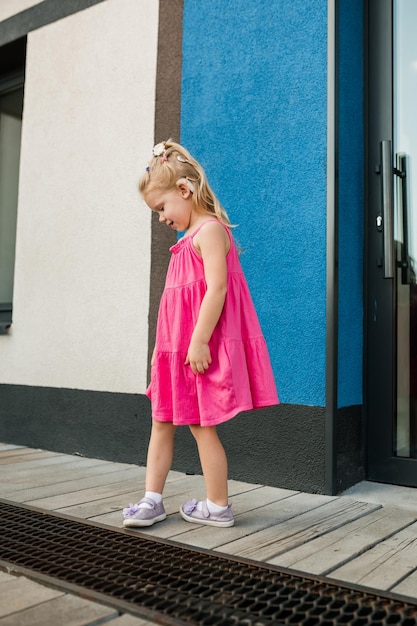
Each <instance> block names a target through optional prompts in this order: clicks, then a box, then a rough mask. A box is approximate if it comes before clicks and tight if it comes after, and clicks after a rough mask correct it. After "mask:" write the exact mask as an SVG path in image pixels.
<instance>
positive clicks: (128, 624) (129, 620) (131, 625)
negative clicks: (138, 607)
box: [110, 613, 156, 626]
mask: <svg viewBox="0 0 417 626" xmlns="http://www.w3.org/2000/svg"><path fill="white" fill-rule="evenodd" d="M155 623H156V622H154V621H153V620H152V621H148V620H146V619H142V618H141V617H135V616H134V615H128V614H127V613H125V614H124V615H121V616H120V617H116V619H114V620H112V621H111V622H110V626H149V624H155Z"/></svg>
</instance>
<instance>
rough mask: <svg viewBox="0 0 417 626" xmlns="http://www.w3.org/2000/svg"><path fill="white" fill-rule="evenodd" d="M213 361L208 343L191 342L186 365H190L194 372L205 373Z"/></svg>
mask: <svg viewBox="0 0 417 626" xmlns="http://www.w3.org/2000/svg"><path fill="white" fill-rule="evenodd" d="M210 363H211V354H210V348H209V347H208V344H207V343H194V342H193V341H192V342H191V343H190V346H189V348H188V353H187V358H186V359H185V365H189V366H190V367H191V369H192V371H193V372H194V374H204V372H205V371H206V370H208V368H209V365H210Z"/></svg>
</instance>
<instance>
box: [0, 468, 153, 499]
mask: <svg viewBox="0 0 417 626" xmlns="http://www.w3.org/2000/svg"><path fill="white" fill-rule="evenodd" d="M93 469H94V471H92V472H88V473H87V472H85V471H83V472H80V473H77V474H78V475H79V477H78V478H74V479H73V480H65V481H61V482H56V483H52V484H50V485H43V486H41V487H36V486H35V485H31V486H29V487H26V488H25V489H22V490H14V491H13V493H12V497H13V500H14V501H16V502H26V503H28V502H35V501H36V500H39V501H40V500H41V499H43V498H52V497H55V496H64V495H65V494H70V493H73V492H76V491H78V490H83V489H91V488H93V487H101V486H103V485H112V484H114V483H116V482H122V481H123V480H130V479H131V478H133V477H135V476H136V477H137V480H138V482H139V480H141V478H140V473H139V474H138V471H137V468H133V467H132V468H131V469H126V470H118V469H117V467H113V466H109V467H107V466H106V467H105V468H104V469H103V470H102V471H99V468H93ZM96 469H97V471H96ZM71 476H72V473H71Z"/></svg>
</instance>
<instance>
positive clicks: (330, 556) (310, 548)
mask: <svg viewBox="0 0 417 626" xmlns="http://www.w3.org/2000/svg"><path fill="white" fill-rule="evenodd" d="M415 520H416V513H415V512H413V511H406V510H402V511H401V512H399V510H398V509H391V508H382V509H379V510H377V511H374V512H373V513H370V514H369V515H367V516H366V517H362V518H360V519H358V520H355V521H353V522H350V523H348V524H346V525H344V526H342V527H341V528H338V529H336V530H334V531H332V532H329V533H327V534H326V535H323V536H321V537H318V538H317V539H313V540H312V541H309V542H307V543H306V544H304V545H302V546H299V547H297V548H294V549H293V550H289V551H288V552H286V553H283V554H281V555H279V556H276V557H273V558H271V559H268V562H269V563H274V564H276V565H282V566H284V567H290V568H295V569H298V570H301V571H303V572H308V573H311V574H322V575H323V574H324V575H329V574H330V573H331V572H333V571H334V570H335V569H337V568H338V567H341V566H342V565H343V564H344V563H347V562H348V561H350V560H352V559H354V558H356V557H357V556H358V555H359V554H361V553H362V552H365V551H366V550H369V549H371V548H372V547H373V546H375V545H376V544H378V543H379V542H381V541H383V540H384V539H386V538H387V537H389V536H390V535H393V534H394V533H396V532H399V531H400V530H402V529H403V528H406V527H407V526H409V525H410V524H412V523H413V522H414V521H415Z"/></svg>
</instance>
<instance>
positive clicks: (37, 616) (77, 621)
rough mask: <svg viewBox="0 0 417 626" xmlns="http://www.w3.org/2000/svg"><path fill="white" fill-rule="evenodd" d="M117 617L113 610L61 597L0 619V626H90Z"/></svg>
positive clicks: (75, 597)
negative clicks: (52, 625)
mask: <svg viewBox="0 0 417 626" xmlns="http://www.w3.org/2000/svg"><path fill="white" fill-rule="evenodd" d="M117 615H118V613H117V611H116V610H115V609H112V608H109V607H106V606H103V605H101V604H97V603H95V602H90V601H89V600H84V599H83V598H78V597H77V596H72V595H63V596H60V597H58V598H54V599H52V600H49V601H48V602H42V603H41V604H37V605H36V606H33V607H31V608H28V609H25V610H23V611H19V612H17V613H13V614H12V615H7V616H6V617H3V618H0V626H45V625H46V624H56V625H59V624H62V625H64V624H65V626H90V625H91V626H92V625H93V624H97V623H99V621H100V620H103V621H104V620H109V619H111V618H113V617H117Z"/></svg>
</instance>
